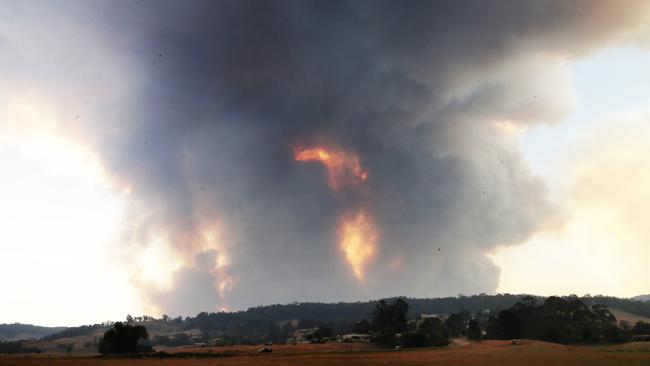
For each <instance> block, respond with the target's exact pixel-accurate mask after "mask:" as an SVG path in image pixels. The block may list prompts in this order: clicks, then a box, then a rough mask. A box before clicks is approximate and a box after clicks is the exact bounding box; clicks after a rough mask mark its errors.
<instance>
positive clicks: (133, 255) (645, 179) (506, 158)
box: [0, 0, 650, 325]
mask: <svg viewBox="0 0 650 366" xmlns="http://www.w3.org/2000/svg"><path fill="white" fill-rule="evenodd" d="M0 4H1V5H2V6H0V70H2V72H1V73H0V168H1V169H0V263H1V265H0V278H2V283H3V285H2V290H3V291H2V292H3V295H2V296H1V297H0V322H14V321H17V322H27V323H38V324H43V325H71V324H82V323H90V322H98V321H102V320H108V319H113V320H115V319H122V318H124V316H125V315H126V314H128V313H130V314H134V315H135V314H144V313H146V314H152V315H156V316H158V315H160V314H162V313H166V314H169V315H193V314H196V313H198V312H199V311H202V310H206V311H217V310H220V309H241V308H246V307H248V306H254V305H259V304H269V303H277V302H281V303H286V302H292V301H341V300H343V301H350V300H352V301H354V300H364V299H371V298H379V297H382V296H396V295H406V296H416V297H434V296H446V295H456V294H459V293H464V294H473V293H480V292H485V293H495V292H516V293H520V292H521V293H523V292H526V293H536V294H544V295H549V294H569V293H577V294H585V293H591V294H596V293H603V294H611V295H617V296H634V295H638V294H642V293H648V292H650V267H649V266H647V265H646V262H647V258H648V257H649V256H650V246H648V244H647V243H648V242H650V230H649V229H648V225H647V223H646V222H647V219H646V218H647V217H648V214H649V213H650V212H649V211H648V207H650V191H648V190H647V187H649V186H650V170H649V169H648V167H649V166H650V150H649V149H650V147H648V144H647V141H650V125H648V121H650V26H649V24H650V8H649V4H648V3H647V2H646V1H529V2H528V1H512V2H510V1H493V2H476V1H467V2H464V1H455V2H448V3H445V2H418V1H414V2H408V3H404V2H397V1H395V2H391V1H356V2H355V1H351V2H347V1H304V2H285V1H274V2H250V3H249V2H244V1H236V2H230V1H208V2H201V1H190V2H180V1H176V2H174V1H165V2H159V1H155V2H154V1H143V2H129V1H112V2H99V1H58V2H39V1H8V0H0Z"/></svg>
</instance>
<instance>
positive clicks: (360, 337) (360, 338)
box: [339, 333, 370, 343]
mask: <svg viewBox="0 0 650 366" xmlns="http://www.w3.org/2000/svg"><path fill="white" fill-rule="evenodd" d="M339 341H340V342H344V343H352V342H361V343H368V342H370V334H357V333H351V334H344V335H342V336H341V338H340V339H339Z"/></svg>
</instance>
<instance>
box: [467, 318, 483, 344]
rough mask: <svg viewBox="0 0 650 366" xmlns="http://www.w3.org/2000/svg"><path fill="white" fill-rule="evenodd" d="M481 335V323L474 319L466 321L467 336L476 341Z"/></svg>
mask: <svg viewBox="0 0 650 366" xmlns="http://www.w3.org/2000/svg"><path fill="white" fill-rule="evenodd" d="M481 336H482V332H481V325H480V324H479V323H478V321H477V320H476V319H472V320H470V321H469V323H467V338H469V339H471V340H473V341H478V340H480V339H481Z"/></svg>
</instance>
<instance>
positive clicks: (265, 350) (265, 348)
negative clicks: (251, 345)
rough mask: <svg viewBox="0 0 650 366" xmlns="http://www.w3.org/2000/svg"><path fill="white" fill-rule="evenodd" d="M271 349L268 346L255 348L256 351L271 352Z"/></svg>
mask: <svg viewBox="0 0 650 366" xmlns="http://www.w3.org/2000/svg"><path fill="white" fill-rule="evenodd" d="M271 352H273V350H272V349H271V348H269V347H264V348H260V349H258V350H257V353H271Z"/></svg>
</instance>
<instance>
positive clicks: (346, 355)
mask: <svg viewBox="0 0 650 366" xmlns="http://www.w3.org/2000/svg"><path fill="white" fill-rule="evenodd" d="M456 344H457V345H456V346H452V347H445V348H438V349H433V348H426V349H403V350H381V349H377V348H373V347H372V346H370V345H367V344H336V343H332V344H323V345H298V346H284V345H283V346H274V347H273V353H271V354H258V353H257V352H256V349H257V347H254V346H240V347H213V348H198V349H197V348H194V349H193V348H174V349H167V350H166V352H168V353H170V354H173V353H177V354H178V357H171V358H163V359H158V358H148V359H131V358H98V357H95V356H94V355H83V354H76V355H75V354H73V355H64V354H59V355H56V354H45V355H38V356H27V355H17V356H0V366H9V365H12V366H13V365H20V366H30V365H52V366H56V365H72V366H76V365H79V366H81V365H93V366H94V365H97V366H101V365H103V366H118V365H143V366H144V365H161V366H162V365H188V366H194V365H196V366H200V365H225V366H228V365H232V366H244V365H271V366H273V365H278V366H280V365H283V366H284V365H323V366H325V365H487V366H490V365H495V366H496V365H526V366H537V365H569V366H570V365H585V366H586V365H590V366H591V365H594V366H599V365H602V366H606V365H648V364H650V343H628V344H622V345H608V346H563V345H558V344H552V343H545V342H538V341H521V342H517V344H513V342H511V341H483V342H480V343H471V344H467V345H463V343H462V342H458V343H456ZM179 352H182V353H179ZM188 353H196V354H197V355H196V356H197V357H187V355H188Z"/></svg>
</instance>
